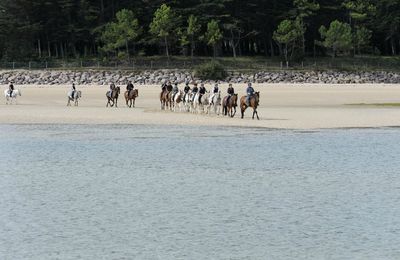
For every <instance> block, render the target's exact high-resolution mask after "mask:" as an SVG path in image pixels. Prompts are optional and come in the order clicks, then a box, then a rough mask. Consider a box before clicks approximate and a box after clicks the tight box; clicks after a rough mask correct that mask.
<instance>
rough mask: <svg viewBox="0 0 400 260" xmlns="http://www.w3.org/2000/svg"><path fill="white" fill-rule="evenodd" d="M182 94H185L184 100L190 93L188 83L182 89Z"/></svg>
mask: <svg viewBox="0 0 400 260" xmlns="http://www.w3.org/2000/svg"><path fill="white" fill-rule="evenodd" d="M183 92H184V93H185V96H184V97H183V98H184V99H185V98H186V96H187V95H188V94H189V92H190V86H189V83H188V82H186V85H185V88H184V89H183Z"/></svg>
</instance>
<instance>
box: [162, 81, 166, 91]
mask: <svg viewBox="0 0 400 260" xmlns="http://www.w3.org/2000/svg"><path fill="white" fill-rule="evenodd" d="M166 90H167V82H165V81H164V82H163V83H162V85H161V91H162V92H164V91H166Z"/></svg>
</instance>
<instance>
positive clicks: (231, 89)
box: [226, 83, 235, 103]
mask: <svg viewBox="0 0 400 260" xmlns="http://www.w3.org/2000/svg"><path fill="white" fill-rule="evenodd" d="M226 92H227V93H228V97H227V98H226V103H228V102H229V99H230V98H231V97H232V96H233V94H235V89H234V88H233V86H232V83H230V84H229V87H228V90H227V91H226Z"/></svg>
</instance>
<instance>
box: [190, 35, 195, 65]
mask: <svg viewBox="0 0 400 260" xmlns="http://www.w3.org/2000/svg"><path fill="white" fill-rule="evenodd" d="M194 48H195V42H194V37H193V35H192V36H190V57H191V58H192V60H193V57H194Z"/></svg>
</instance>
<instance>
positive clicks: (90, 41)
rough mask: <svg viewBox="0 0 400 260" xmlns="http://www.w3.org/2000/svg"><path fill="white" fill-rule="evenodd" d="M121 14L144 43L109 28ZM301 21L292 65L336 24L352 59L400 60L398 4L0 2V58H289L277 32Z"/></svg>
mask: <svg viewBox="0 0 400 260" xmlns="http://www.w3.org/2000/svg"><path fill="white" fill-rule="evenodd" d="M124 9H125V10H133V11H134V14H135V19H137V20H138V21H139V24H140V25H141V26H142V28H146V30H145V31H142V32H140V31H141V30H140V28H139V30H136V29H134V30H133V31H136V32H138V33H139V34H140V36H137V37H136V38H134V37H133V38H131V34H130V31H131V30H132V28H135V27H136V26H135V25H134V26H133V27H132V26H130V25H124V26H123V27H124V28H126V29H128V30H125V31H124V30H121V29H120V28H114V27H113V26H110V25H109V24H111V23H114V24H117V23H118V18H117V13H118V12H119V11H121V10H124ZM297 19H299V20H300V22H301V24H302V26H301V27H302V28H301V31H306V30H307V33H306V34H303V35H301V37H299V38H301V39H299V40H296V41H295V46H296V47H295V51H294V53H293V57H292V55H291V54H290V48H291V45H289V47H290V48H289V49H288V52H289V54H288V55H287V59H295V58H296V56H297V55H301V56H307V55H310V56H311V52H313V55H312V56H313V57H314V56H316V55H318V54H319V53H321V52H320V51H321V50H320V48H315V46H314V44H313V43H314V42H315V40H317V38H318V36H319V33H318V31H319V28H320V26H321V25H325V26H327V25H326V24H327V23H330V22H331V21H334V20H339V21H342V22H343V21H346V22H347V23H348V24H349V25H350V27H351V29H352V34H353V36H352V37H353V50H354V53H353V54H355V53H361V52H362V51H364V50H367V49H369V50H375V51H374V53H381V54H382V55H398V54H400V1H399V0H340V1H339V0H279V1H276V0H274V1H271V0H247V1H243V0H173V1H172V0H168V1H161V0H154V1H149V0H146V1H143V0H129V1H128V0H107V1H106V0H101V1H98V0H35V1H32V0H0V59H3V60H8V61H11V60H16V61H18V60H28V59H38V60H43V59H54V58H59V59H68V58H78V57H81V58H90V57H93V58H102V57H101V54H103V53H104V52H106V53H107V54H112V55H118V52H120V51H121V50H123V51H124V52H125V53H126V54H127V55H129V54H132V53H133V52H135V53H139V52H140V53H142V54H145V55H149V56H152V55H159V54H160V53H162V52H165V53H166V54H167V56H170V54H179V53H181V50H185V51H184V53H185V54H188V53H189V52H190V54H191V55H192V56H193V55H194V52H196V54H198V55H200V56H208V55H209V54H210V53H209V48H207V47H208V46H212V48H214V55H216V53H217V50H218V51H219V53H218V54H222V55H224V56H227V55H231V54H233V56H243V55H244V56H276V55H284V54H285V53H284V52H285V51H286V48H285V45H284V44H283V43H279V45H277V44H275V43H274V31H275V30H277V28H278V26H279V24H280V23H281V22H282V21H283V20H290V21H292V23H293V22H294V21H296V20H297ZM343 19H345V20H343ZM123 20H124V19H123ZM132 20H133V19H128V20H126V21H130V22H131V21H132ZM212 20H214V21H218V23H217V24H218V26H215V24H216V23H215V22H214V23H213V26H212V27H211V28H210V30H208V29H209V28H208V26H207V24H208V23H210V22H211V21H212ZM122 23H123V22H122ZM327 27H328V26H327ZM217 28H218V29H219V33H216V34H215V31H216V30H218V29H217ZM105 30H108V32H107V33H105ZM367 30H368V31H370V33H367ZM206 31H209V32H210V34H206ZM289 31H290V30H289ZM178 32H179V34H178ZM211 32H212V33H211ZM103 33H104V34H105V36H106V37H102V36H103ZM205 34H206V36H210V35H218V37H210V39H207V37H205V36H204V35H205ZM121 35H122V36H121ZM221 35H222V36H223V38H224V41H223V40H222V38H221ZM200 36H203V37H200ZM124 39H125V40H126V39H128V49H129V51H126V42H124ZM209 40H211V42H210V41H209ZM275 41H276V40H275ZM221 43H224V44H223V45H222V44H221ZM299 45H300V47H299ZM219 47H221V48H219ZM164 48H165V51H163V50H164ZM188 51H189V52H188ZM128 57H129V56H128Z"/></svg>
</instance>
